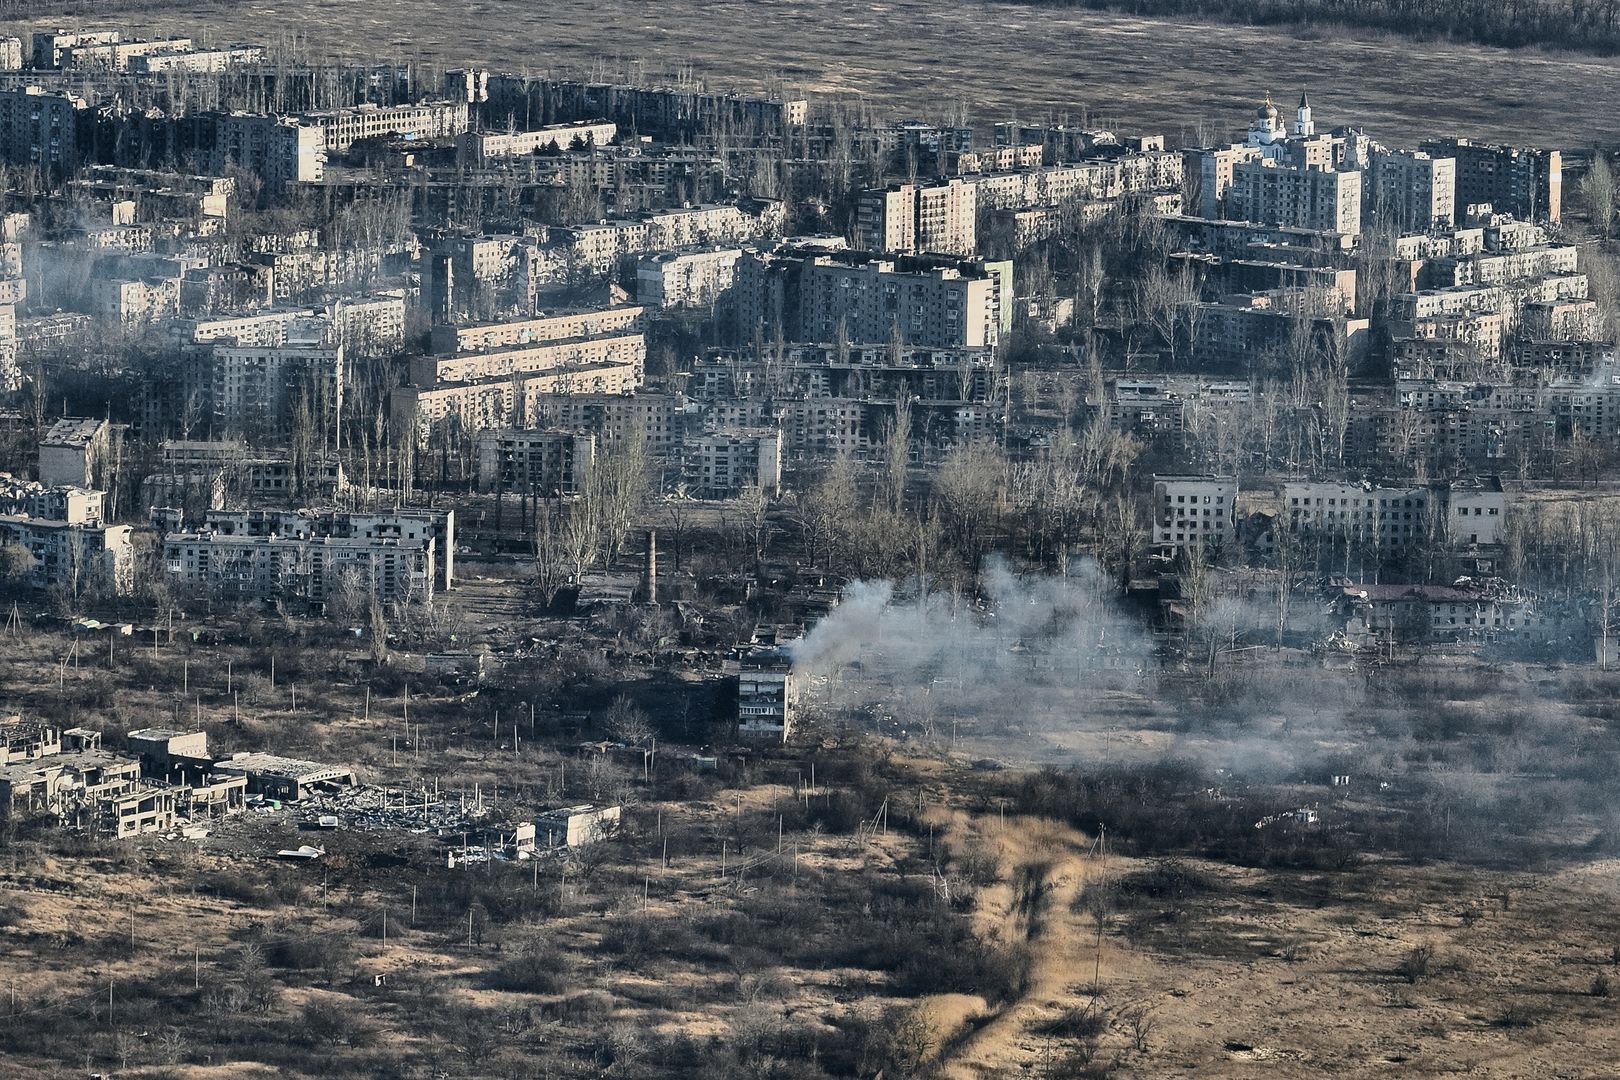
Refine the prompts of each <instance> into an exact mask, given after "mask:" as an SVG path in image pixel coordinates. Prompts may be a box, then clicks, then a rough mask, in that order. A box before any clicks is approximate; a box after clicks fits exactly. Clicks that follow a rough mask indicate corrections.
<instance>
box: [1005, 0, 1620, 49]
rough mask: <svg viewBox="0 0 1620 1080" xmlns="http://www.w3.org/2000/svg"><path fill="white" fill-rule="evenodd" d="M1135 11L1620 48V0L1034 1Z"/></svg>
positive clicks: (1517, 43) (1489, 41) (1514, 44)
mask: <svg viewBox="0 0 1620 1080" xmlns="http://www.w3.org/2000/svg"><path fill="white" fill-rule="evenodd" d="M1030 2H1031V3H1036V4H1047V5H1050V6H1054V7H1083V8H1087V9H1090V10H1093V11H1122V12H1129V13H1130V14H1132V15H1156V16H1184V15H1198V16H1205V17H1211V18H1217V19H1225V20H1228V21H1231V22H1241V23H1250V24H1255V25H1260V26H1276V25H1293V24H1303V25H1323V24H1326V25H1337V26H1349V27H1357V28H1364V29H1370V30H1384V31H1388V32H1389V33H1392V34H1400V35H1402V36H1403V37H1428V36H1438V37H1449V38H1455V39H1457V40H1459V41H1470V42H1476V43H1478V44H1482V45H1496V46H1501V47H1503V48H1509V49H1515V48H1521V47H1523V46H1526V45H1548V46H1554V47H1557V48H1564V49H1576V50H1580V51H1582V52H1594V53H1601V54H1612V53H1615V52H1620V0H1506V2H1500V3H1493V2H1488V0H1030Z"/></svg>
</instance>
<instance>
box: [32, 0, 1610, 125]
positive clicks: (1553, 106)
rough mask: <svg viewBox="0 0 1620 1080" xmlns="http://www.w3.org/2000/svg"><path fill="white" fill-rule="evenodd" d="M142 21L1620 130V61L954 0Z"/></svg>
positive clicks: (164, 29) (407, 8) (522, 60)
mask: <svg viewBox="0 0 1620 1080" xmlns="http://www.w3.org/2000/svg"><path fill="white" fill-rule="evenodd" d="M452 13H453V17H447V16H450V15H452ZM78 21H95V22H98V23H103V22H109V21H112V20H111V17H110V16H108V15H107V14H106V13H105V9H104V8H100V9H98V6H97V5H96V4H94V3H90V2H88V0H77V2H75V0H64V2H63V3H62V4H61V5H60V7H59V8H58V9H56V11H55V12H54V13H52V14H48V15H41V16H39V17H37V18H35V19H33V20H31V21H30V23H29V24H27V25H24V26H16V25H13V26H12V27H10V28H9V29H8V30H7V32H8V33H15V32H17V31H18V30H22V31H23V32H25V33H26V32H27V31H28V30H31V29H37V28H39V27H40V26H45V25H58V24H59V25H72V24H74V23H75V22H78ZM131 21H132V22H133V23H134V24H135V25H136V27H137V28H138V29H140V30H143V31H145V32H147V33H156V32H161V33H185V34H193V35H197V36H199V37H200V36H203V35H204V34H205V33H206V34H207V35H208V36H210V37H211V38H212V39H213V40H215V41H225V40H239V39H248V40H259V41H279V40H284V39H285V38H286V37H287V36H288V35H289V34H295V35H297V36H298V37H299V38H300V39H302V40H303V41H304V42H305V43H307V44H309V45H310V46H311V47H312V48H316V47H318V48H320V49H322V50H327V49H329V50H331V51H334V52H337V53H339V54H343V55H347V56H351V57H358V58H363V59H366V60H368V61H370V60H384V59H393V58H400V59H423V60H428V61H431V62H435V63H440V64H445V65H450V66H453V65H459V64H477V65H486V66H490V67H495V68H498V69H505V70H513V71H518V70H527V71H542V70H547V69H552V70H555V69H559V68H573V69H576V70H579V69H583V68H585V67H587V66H588V65H590V64H591V63H593V62H595V61H600V60H607V61H610V62H614V63H615V66H617V64H618V62H623V61H642V62H644V63H645V65H646V66H645V70H646V71H649V72H660V71H671V70H674V69H676V68H677V67H683V68H687V69H689V70H690V71H691V72H692V73H693V74H695V75H697V76H699V77H701V78H704V79H706V80H707V81H708V82H710V83H711V84H713V85H731V86H737V87H741V88H755V89H757V88H759V87H761V86H765V85H767V84H770V83H773V82H780V83H781V84H785V85H786V86H788V87H790V88H797V89H801V90H808V91H812V92H820V93H832V94H845V95H861V96H865V97H867V98H869V99H871V100H872V101H873V103H874V104H876V105H877V106H878V108H879V109H880V111H885V112H898V111H902V110H912V111H916V112H918V113H924V114H938V112H939V111H940V110H941V109H943V108H945V107H948V106H954V105H956V104H958V103H960V104H961V105H963V106H965V107H967V108H968V109H969V110H971V113H972V116H973V117H974V119H975V121H976V122H978V123H982V124H988V123H990V122H992V121H994V120H998V119H1003V118H1005V117H1007V116H1008V115H1010V114H1013V113H1016V114H1018V115H1020V116H1023V117H1026V118H1028V117H1034V116H1041V115H1045V114H1048V113H1065V114H1067V115H1068V116H1069V117H1070V118H1071V119H1072V120H1075V121H1080V120H1082V119H1085V118H1086V116H1087V115H1089V117H1090V118H1091V119H1093V120H1096V119H1099V118H1101V119H1103V120H1108V121H1115V120H1117V121H1118V123H1119V125H1120V126H1121V127H1123V128H1125V129H1127V130H1156V131H1161V132H1163V133H1164V134H1165V135H1167V136H1169V137H1170V138H1171V139H1175V140H1186V141H1194V140H1196V139H1197V138H1198V136H1199V134H1200V133H1199V131H1198V128H1199V125H1200V124H1203V125H1205V131H1204V132H1203V134H1205V135H1211V134H1215V133H1221V132H1225V131H1228V130H1231V129H1236V128H1241V127H1243V126H1244V125H1245V124H1246V123H1247V122H1248V120H1249V118H1250V116H1252V110H1253V109H1254V107H1255V104H1256V102H1258V101H1259V100H1260V99H1261V98H1262V97H1263V96H1264V95H1265V94H1266V93H1267V92H1268V91H1269V92H1271V93H1273V94H1275V95H1276V96H1277V97H1278V98H1279V99H1280V100H1281V101H1282V103H1283V104H1285V105H1288V104H1291V103H1292V98H1293V97H1294V96H1295V95H1297V94H1298V92H1299V90H1300V88H1301V87H1307V88H1308V89H1309V90H1310V93H1311V100H1312V104H1313V105H1314V106H1315V110H1316V120H1317V123H1318V125H1320V126H1322V127H1334V126H1338V125H1345V124H1349V125H1355V126H1362V127H1365V129H1366V130H1367V131H1368V132H1369V134H1372V135H1373V136H1374V137H1377V138H1384V139H1388V140H1390V141H1392V142H1411V141H1415V140H1417V139H1419V138H1422V137H1426V136H1431V135H1437V134H1441V133H1451V132H1455V133H1457V134H1463V135H1471V136H1474V137H1476V138H1499V139H1509V140H1514V141H1522V142H1531V143H1547V144H1553V145H1560V146H1565V147H1582V146H1591V145H1593V144H1594V143H1595V142H1602V143H1611V144H1612V143H1615V142H1620V61H1616V60H1614V59H1605V58H1598V57H1589V56H1575V55H1566V54H1556V53H1547V52H1541V51H1538V50H1533V49H1527V50H1505V49H1490V48H1483V47H1479V46H1470V45H1453V44H1449V43H1444V42H1409V41H1399V40H1395V39H1389V38H1381V37H1368V38H1360V39H1358V38H1355V37H1353V36H1350V35H1348V34H1347V33H1345V32H1343V31H1339V30H1334V29H1325V30H1322V31H1319V32H1318V31H1307V32H1304V33H1300V32H1297V31H1290V30H1288V29H1284V28H1276V27H1253V26H1235V25H1228V24H1217V23H1209V24H1198V23H1194V24H1188V23H1185V22H1175V21H1168V20H1160V19H1146V18H1137V17H1133V16H1128V15H1119V14H1113V13H1108V12H1094V11H1084V10H1079V9H1075V8H1054V7H1037V6H1026V5H1022V4H1010V3H981V2H948V0H879V2H870V0H864V2H863V0H815V2H810V0H712V2H703V3H697V2H695V0H668V2H663V3H657V4H649V3H646V2H645V0H597V2H595V3H591V4H565V3H559V2H555V0H553V2H532V0H472V2H470V3H456V4H453V5H452V4H449V3H447V2H446V0H375V2H371V3H366V4H360V5H356V4H351V3H347V2H346V0H286V2H279V3H267V2H264V0H242V2H225V0H175V2H174V3H173V4H172V5H169V6H167V7H166V8H165V10H164V11H163V12H161V13H153V12H148V11H143V12H141V13H140V14H139V15H137V16H134V17H133V18H132V19H131ZM717 27H724V28H725V32H723V33H716V32H715V30H716V28H717Z"/></svg>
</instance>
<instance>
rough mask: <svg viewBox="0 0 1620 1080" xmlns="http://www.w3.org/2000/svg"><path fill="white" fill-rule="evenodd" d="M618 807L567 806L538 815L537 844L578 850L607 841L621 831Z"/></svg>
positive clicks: (585, 804)
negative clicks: (617, 830) (584, 846)
mask: <svg viewBox="0 0 1620 1080" xmlns="http://www.w3.org/2000/svg"><path fill="white" fill-rule="evenodd" d="M621 812H622V808H621V807H618V806H594V805H592V804H590V803H582V804H581V805H579V806H564V807H560V808H558V809H556V810H547V811H545V812H544V813H542V814H537V815H535V819H534V842H535V844H537V845H538V846H540V847H543V848H555V847H578V846H579V845H581V844H594V843H596V842H597V841H598V840H606V839H607V838H608V837H610V836H612V835H613V832H614V830H616V829H617V828H618V827H619V817H620V814H621Z"/></svg>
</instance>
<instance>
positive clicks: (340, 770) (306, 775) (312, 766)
mask: <svg viewBox="0 0 1620 1080" xmlns="http://www.w3.org/2000/svg"><path fill="white" fill-rule="evenodd" d="M215 767H216V768H218V769H220V770H224V771H236V770H241V771H243V772H250V773H257V774H259V775H261V776H275V777H281V778H283V779H287V780H297V781H299V782H307V781H311V780H327V779H335V778H337V777H339V776H352V775H353V774H354V770H353V769H351V768H349V767H348V766H346V765H324V764H322V763H321V762H318V761H305V760H304V759H302V758H289V757H280V756H279V755H276V754H263V753H257V752H253V753H247V752H243V753H236V754H232V755H231V756H230V757H228V758H226V759H224V760H223V761H219V762H216V763H215Z"/></svg>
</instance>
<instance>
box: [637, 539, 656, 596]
mask: <svg viewBox="0 0 1620 1080" xmlns="http://www.w3.org/2000/svg"><path fill="white" fill-rule="evenodd" d="M644 573H645V575H646V576H645V579H644V580H643V581H642V583H641V586H642V587H641V595H643V596H645V597H646V598H647V603H649V604H656V603H658V530H657V529H648V530H647V568H646V570H645V571H644Z"/></svg>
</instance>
